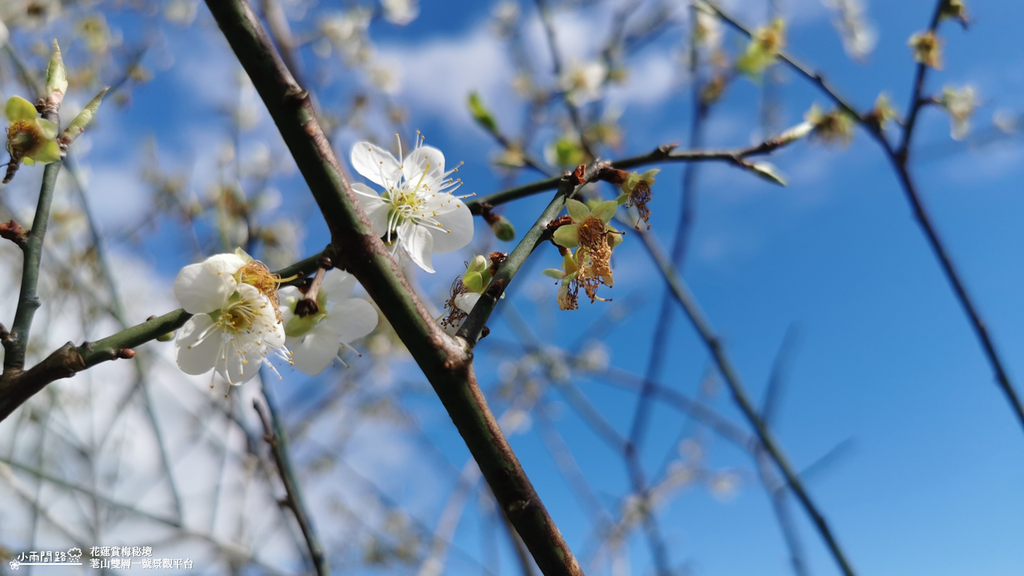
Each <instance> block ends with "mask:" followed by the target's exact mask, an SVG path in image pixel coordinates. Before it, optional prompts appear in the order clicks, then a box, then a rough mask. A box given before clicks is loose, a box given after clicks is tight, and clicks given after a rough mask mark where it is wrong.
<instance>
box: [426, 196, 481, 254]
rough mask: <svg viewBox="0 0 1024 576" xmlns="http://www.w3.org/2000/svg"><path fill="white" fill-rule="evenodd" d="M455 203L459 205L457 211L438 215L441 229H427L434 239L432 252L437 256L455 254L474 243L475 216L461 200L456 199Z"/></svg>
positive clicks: (434, 227)
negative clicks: (456, 251)
mask: <svg viewBox="0 0 1024 576" xmlns="http://www.w3.org/2000/svg"><path fill="white" fill-rule="evenodd" d="M439 196H440V194H439ZM454 202H457V203H458V207H456V208H455V210H452V211H451V212H448V213H447V214H438V215H437V221H438V222H440V223H441V227H440V228H438V227H436V226H429V225H428V228H427V229H428V230H430V234H431V236H433V237H434V244H433V248H432V249H431V251H432V252H434V253H435V254H447V253H449V252H454V251H455V250H458V249H459V248H462V247H464V246H465V245H467V244H469V243H470V242H472V241H473V214H472V213H471V212H470V211H469V208H468V207H467V206H466V205H465V204H464V203H463V202H462V201H461V200H458V199H455V200H454Z"/></svg>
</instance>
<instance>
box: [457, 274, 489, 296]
mask: <svg viewBox="0 0 1024 576" xmlns="http://www.w3.org/2000/svg"><path fill="white" fill-rule="evenodd" d="M462 283H463V284H464V285H465V286H466V289H467V290H469V291H470V292H476V293H477V294H479V293H481V292H483V291H484V279H483V277H482V276H481V275H480V273H479V272H466V274H465V276H463V277H462Z"/></svg>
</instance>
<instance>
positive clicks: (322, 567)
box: [252, 382, 331, 576]
mask: <svg viewBox="0 0 1024 576" xmlns="http://www.w3.org/2000/svg"><path fill="white" fill-rule="evenodd" d="M263 398H264V400H265V401H266V403H267V405H266V406H264V405H263V404H261V403H260V401H259V400H253V401H252V405H253V408H255V409H256V412H257V413H258V414H259V416H260V421H261V422H262V423H263V432H264V435H263V438H264V440H266V441H267V444H269V445H270V452H271V453H272V454H273V455H274V462H275V463H276V464H277V471H278V473H279V474H280V476H281V482H282V483H284V490H285V493H286V494H287V497H286V498H285V500H284V503H285V504H286V505H287V506H288V508H290V509H291V511H292V513H294V514H295V519H296V520H297V521H298V522H299V528H301V529H302V536H303V537H304V538H305V539H306V546H307V547H308V548H309V555H310V558H311V559H312V561H313V567H314V568H316V573H317V575H318V576H327V575H328V574H330V573H331V572H330V568H328V565H327V557H326V556H325V555H324V549H323V547H322V546H321V545H320V539H319V538H317V535H316V530H315V529H314V528H313V523H312V522H310V520H309V514H308V513H307V512H306V505H305V503H304V502H303V500H302V490H301V489H300V488H299V483H298V482H297V481H296V479H295V469H294V467H293V466H292V461H291V458H290V457H289V456H288V435H287V434H286V433H285V431H284V427H282V426H281V421H280V420H279V419H278V417H277V410H276V408H275V406H274V401H273V400H272V398H271V393H270V388H269V386H267V385H266V382H264V383H263Z"/></svg>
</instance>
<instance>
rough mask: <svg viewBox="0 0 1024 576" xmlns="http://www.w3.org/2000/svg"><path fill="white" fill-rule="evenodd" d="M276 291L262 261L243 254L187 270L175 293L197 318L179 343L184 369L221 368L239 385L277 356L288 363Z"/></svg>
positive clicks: (180, 275) (219, 257)
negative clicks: (269, 355)
mask: <svg viewBox="0 0 1024 576" xmlns="http://www.w3.org/2000/svg"><path fill="white" fill-rule="evenodd" d="M275 287H276V284H275V280H274V277H273V276H272V275H271V274H270V271H269V270H268V269H267V267H266V266H265V265H264V264H263V263H262V262H258V261H255V260H252V259H249V260H248V261H247V260H246V259H244V258H243V257H242V256H240V255H237V254H217V255H214V256H211V257H209V258H207V259H206V260H205V261H203V262H200V263H198V264H190V265H188V266H185V267H184V268H182V270H181V272H179V273H178V277H177V278H176V279H175V280H174V295H175V296H176V297H177V299H178V302H180V303H181V306H182V308H184V309H185V311H186V312H188V313H190V314H192V315H193V316H192V318H190V319H189V320H188V322H186V323H185V326H183V327H182V329H181V331H180V332H179V333H178V337H177V339H176V340H175V360H177V362H178V367H179V368H181V370H182V371H183V372H185V373H186V374H193V375H199V374H205V373H206V372H209V371H210V370H215V371H216V373H217V374H219V375H220V376H221V377H223V378H224V379H225V380H227V381H228V383H229V384H232V385H239V384H243V383H245V382H247V381H249V380H250V379H252V377H253V376H255V375H256V374H257V373H258V372H259V369H260V367H261V366H263V365H264V364H267V365H270V362H269V361H268V360H267V355H268V354H270V353H271V352H275V353H277V354H278V355H279V356H280V357H282V358H284V359H285V360H287V358H288V356H287V354H288V352H287V349H286V348H284V344H285V334H284V327H283V326H282V325H281V322H280V320H279V319H278V316H277V306H276V303H275V302H274V301H273V300H272V297H271V295H272V294H274V291H273V290H274V288H275ZM274 297H275V298H276V295H274Z"/></svg>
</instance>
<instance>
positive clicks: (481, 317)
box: [458, 166, 595, 348]
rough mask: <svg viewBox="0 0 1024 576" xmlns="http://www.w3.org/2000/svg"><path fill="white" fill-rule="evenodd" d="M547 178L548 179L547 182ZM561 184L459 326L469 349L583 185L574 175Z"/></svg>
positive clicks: (560, 180) (563, 180)
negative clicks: (502, 297) (551, 223)
mask: <svg viewBox="0 0 1024 576" xmlns="http://www.w3.org/2000/svg"><path fill="white" fill-rule="evenodd" d="M594 173H595V170H594V167H593V166H591V169H590V170H588V175H589V176H590V177H593V175H594ZM586 180H587V178H585V179H584V181H586ZM547 181H548V180H545V181H544V182H547ZM558 183H559V184H558V192H557V193H556V194H555V197H554V198H552V199H551V202H550V203H549V204H548V206H547V208H545V209H544V211H543V212H541V214H540V216H539V217H538V218H537V221H536V222H534V224H533V226H531V227H530V229H529V230H528V231H527V232H526V234H525V235H524V236H523V239H522V240H520V241H519V244H518V245H516V247H515V249H513V250H512V252H511V253H510V254H509V255H508V257H507V258H506V259H505V261H504V262H502V264H501V265H500V266H499V267H498V269H497V271H495V273H494V277H493V278H492V279H491V284H490V285H489V286H488V287H487V289H486V290H485V291H484V293H483V294H481V295H480V299H479V300H478V301H477V303H476V306H474V307H473V310H472V312H470V313H469V318H467V319H466V321H465V322H464V323H463V324H462V327H461V328H459V332H458V336H459V337H461V338H465V339H466V342H467V344H468V345H469V347H470V348H472V347H474V346H476V343H477V342H478V341H479V340H480V335H481V334H482V333H483V329H484V325H485V324H486V323H487V319H488V318H490V316H491V313H492V312H493V311H494V306H495V305H496V304H497V303H498V298H500V297H501V294H502V293H503V292H504V291H505V290H506V289H507V288H508V284H509V282H511V281H512V278H513V277H515V275H516V273H517V272H519V269H520V268H522V266H523V264H524V263H526V259H527V258H529V257H530V254H532V253H533V251H534V250H535V249H536V248H537V246H539V245H540V243H541V242H543V241H544V240H545V238H544V237H545V236H546V233H547V226H548V223H549V222H551V221H552V220H554V219H555V218H556V217H557V216H558V213H559V212H561V211H562V208H563V207H564V206H565V201H566V199H567V198H569V197H570V196H572V195H573V194H574V193H575V192H576V189H577V186H582V184H580V185H578V184H577V183H576V181H575V179H574V178H573V177H572V176H563V177H562V178H561V179H559V180H558Z"/></svg>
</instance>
